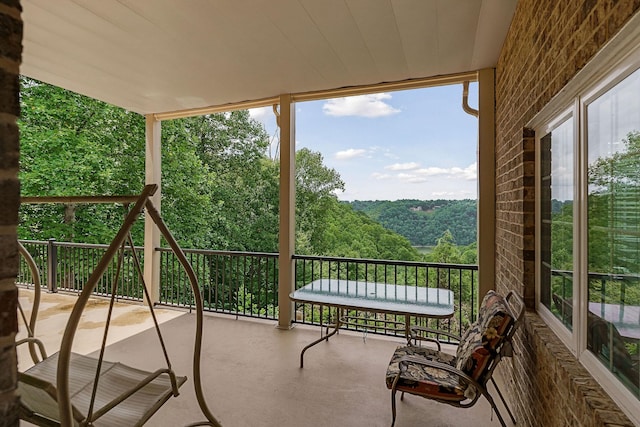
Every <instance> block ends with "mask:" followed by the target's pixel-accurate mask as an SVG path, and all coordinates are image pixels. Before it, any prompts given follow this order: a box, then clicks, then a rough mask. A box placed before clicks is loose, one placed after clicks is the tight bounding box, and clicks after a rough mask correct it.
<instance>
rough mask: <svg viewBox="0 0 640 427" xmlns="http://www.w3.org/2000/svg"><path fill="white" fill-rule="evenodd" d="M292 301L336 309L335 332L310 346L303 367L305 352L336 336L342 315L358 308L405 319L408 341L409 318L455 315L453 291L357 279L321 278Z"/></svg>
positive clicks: (302, 290)
mask: <svg viewBox="0 0 640 427" xmlns="http://www.w3.org/2000/svg"><path fill="white" fill-rule="evenodd" d="M289 297H290V298H291V300H292V301H295V302H298V303H306V304H317V305H325V306H329V307H334V308H335V309H336V311H337V313H336V323H335V329H334V330H333V331H332V332H331V333H330V334H327V335H326V336H324V337H321V338H320V339H318V340H316V341H314V342H312V343H311V344H309V345H307V346H306V347H305V348H304V349H303V350H302V352H301V354H300V367H303V360H304V359H303V356H304V352H305V351H306V350H307V349H308V348H310V347H312V346H314V345H316V344H318V343H319V342H321V341H322V340H328V339H329V337H331V336H332V335H334V334H335V333H336V332H337V331H338V328H339V327H340V324H341V323H344V322H343V317H344V316H343V315H342V314H343V312H344V311H345V310H349V309H357V310H361V311H366V312H378V313H388V314H397V315H403V316H405V322H404V326H405V336H406V337H407V338H409V333H410V317H411V316H417V317H429V318H436V319H444V318H449V317H451V316H453V313H454V296H453V292H452V291H450V290H448V289H441V288H425V287H418V286H404V285H390V284H386V283H375V282H362V281H357V280H341V279H318V280H315V281H313V282H311V283H309V284H307V285H305V286H303V287H302V288H300V289H298V290H296V291H295V292H292V293H291V294H289Z"/></svg>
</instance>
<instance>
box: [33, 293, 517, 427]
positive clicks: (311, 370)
mask: <svg viewBox="0 0 640 427" xmlns="http://www.w3.org/2000/svg"><path fill="white" fill-rule="evenodd" d="M43 297H44V298H43V299H44V300H46V301H48V302H47V303H46V304H45V303H43V305H42V306H41V311H40V312H41V313H43V311H44V313H43V314H42V315H41V321H42V323H40V325H39V327H38V331H39V332H40V334H39V335H44V336H46V338H47V341H46V345H47V350H48V351H49V353H53V352H54V351H55V350H56V349H57V347H56V344H55V343H56V342H57V343H58V345H59V342H60V337H61V334H62V330H63V329H64V325H65V324H66V318H65V316H64V314H63V312H64V310H62V308H63V306H64V307H66V310H69V309H70V307H71V306H70V304H72V303H73V300H74V299H75V297H74V296H69V295H62V294H57V295H56V296H52V294H43ZM23 298H24V299H25V300H24V301H25V302H24V303H23V305H27V304H28V300H29V295H28V292H25V291H24V290H23V289H21V301H23ZM52 299H53V300H54V301H52ZM56 301H57V302H56ZM95 301H96V302H94V303H93V304H91V305H90V306H88V308H87V311H86V315H85V319H86V325H85V326H82V325H81V327H80V328H79V330H78V335H77V338H76V340H75V343H77V346H74V351H76V352H79V353H84V354H89V353H92V352H95V351H96V350H97V349H98V348H99V344H100V340H101V337H102V329H99V328H98V326H99V325H98V323H99V322H98V320H96V319H97V317H98V315H99V314H100V311H101V310H104V307H103V303H105V300H95ZM48 304H53V305H48ZM56 304H58V305H57V306H56ZM54 307H56V308H55V310H54ZM117 310H118V313H119V314H118V316H120V317H116V318H114V321H115V319H120V320H119V321H117V322H115V323H117V325H116V326H115V327H114V325H113V323H112V328H111V329H110V336H112V339H111V340H110V345H109V346H108V348H107V351H106V355H105V358H106V359H107V360H113V361H116V360H117V361H120V362H122V363H125V364H128V365H130V366H134V367H138V368H142V369H147V370H155V369H157V368H160V367H163V366H164V360H163V356H162V352H161V350H160V346H159V343H158V339H157V335H156V334H155V331H154V330H153V329H152V324H151V323H150V321H149V318H148V315H147V314H146V313H148V311H147V310H146V309H145V307H143V306H141V305H138V304H128V303H119V304H118V308H117ZM54 311H55V312H56V314H55V315H47V314H46V313H47V312H49V313H53V312H54ZM103 313H104V312H103ZM143 313H144V314H143ZM158 317H159V318H160V319H161V321H162V322H163V323H162V325H161V329H162V332H163V336H164V338H165V341H166V343H167V346H168V351H169V355H170V358H171V362H172V365H173V367H174V369H175V371H176V373H177V374H178V375H187V376H188V377H189V379H188V381H187V383H186V384H185V385H184V386H183V387H182V388H181V395H180V396H178V397H177V398H173V399H170V400H169V402H167V403H166V404H165V405H164V406H163V407H162V408H161V409H160V410H159V411H158V412H157V413H156V414H155V415H154V416H153V417H152V418H151V419H150V420H149V421H148V423H147V424H146V425H148V426H159V427H161V426H181V425H187V424H189V423H193V422H196V421H201V420H204V417H203V415H202V414H201V412H200V410H199V408H198V404H197V401H196V398H195V392H194V389H193V373H192V357H193V338H194V334H195V316H194V315H193V314H189V313H186V312H183V311H180V310H172V309H166V308H162V309H159V310H158ZM127 322H130V324H129V323H127ZM43 323H44V324H46V326H45V325H44V324H43ZM149 328H151V329H149ZM96 331H99V332H96ZM319 333H320V332H319V328H317V327H309V326H301V325H298V326H296V327H294V328H293V329H291V330H288V331H284V330H280V329H277V328H276V327H275V322H274V321H264V320H255V319H248V318H239V319H237V320H236V319H235V317H232V316H224V315H215V314H214V315H206V316H205V324H204V335H203V353H202V379H203V380H202V382H203V388H204V394H205V396H206V398H207V402H208V405H209V408H210V409H211V411H212V413H213V414H214V415H215V416H216V417H217V418H218V420H219V421H220V422H221V423H222V424H223V425H224V426H226V427H238V426H242V427H244V426H247V427H253V426H256V427H258V426H265V427H268V426H274V427H275V426H282V427H288V426H291V427H293V426H296V427H297V426H309V427H313V426H355V427H358V426H363V427H365V426H367V427H368V426H389V425H390V424H391V400H390V391H389V390H388V389H387V388H386V386H385V383H384V375H385V371H386V368H387V365H388V362H389V358H390V357H391V354H392V353H393V351H394V349H395V348H396V346H398V345H401V344H402V343H403V340H401V339H398V338H387V337H381V336H377V335H371V334H369V335H368V336H367V338H366V341H365V340H363V336H362V334H359V333H352V332H347V331H341V332H340V334H339V335H337V336H334V337H332V338H331V339H330V340H329V342H323V343H320V344H318V345H317V346H315V347H313V348H311V349H310V350H308V351H307V353H306V354H305V367H304V368H303V369H300V368H299V356H300V350H301V349H302V348H303V347H304V346H305V345H306V344H308V343H309V342H311V341H313V340H314V339H316V338H317V337H319ZM49 336H51V338H50V337H49ZM96 338H97V339H96ZM26 359H28V355H27V354H26V352H24V351H21V354H20V367H21V369H24V368H25V367H26V366H28V362H30V359H28V362H25V360H26ZM498 371H499V368H498ZM498 380H499V378H498ZM500 407H501V406H500ZM502 412H503V413H504V416H506V417H508V415H507V414H506V411H504V410H502ZM21 425H24V426H27V425H30V424H28V423H22V424H21ZM478 425H483V426H499V425H500V423H499V421H498V419H497V417H496V416H495V415H494V414H492V413H491V410H490V406H489V404H488V403H487V401H486V400H484V398H481V399H480V400H479V402H478V403H477V404H476V405H475V406H474V407H473V408H471V409H459V408H454V407H451V406H449V405H445V404H439V403H435V402H431V401H428V400H425V399H422V398H419V397H416V396H409V395H407V396H405V399H404V401H402V402H401V401H400V400H399V399H398V419H397V421H396V426H398V427H403V426H432V427H445V426H446V427H449V426H450V427H454V426H456V427H458V426H459V427H471V426H473V427H476V426H478Z"/></svg>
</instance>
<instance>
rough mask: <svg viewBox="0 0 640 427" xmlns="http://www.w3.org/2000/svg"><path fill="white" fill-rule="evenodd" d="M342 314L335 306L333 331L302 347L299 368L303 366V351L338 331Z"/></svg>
mask: <svg viewBox="0 0 640 427" xmlns="http://www.w3.org/2000/svg"><path fill="white" fill-rule="evenodd" d="M341 315H342V313H340V309H339V308H338V307H336V324H335V328H334V329H333V331H331V333H328V334H325V336H323V337H320V338H318V339H317V340H315V341H314V342H312V343H311V344H308V345H307V346H306V347H305V348H303V349H302V352H300V368H303V367H304V352H305V351H307V350H308V349H309V348H311V347H313V346H314V345H316V344H318V343H319V342H322V341H329V337H332V336H334V335H335V334H337V333H338V329H340V316H341ZM320 328H323V326H322V325H321V326H320ZM327 330H328V328H327ZM320 331H321V332H322V329H320Z"/></svg>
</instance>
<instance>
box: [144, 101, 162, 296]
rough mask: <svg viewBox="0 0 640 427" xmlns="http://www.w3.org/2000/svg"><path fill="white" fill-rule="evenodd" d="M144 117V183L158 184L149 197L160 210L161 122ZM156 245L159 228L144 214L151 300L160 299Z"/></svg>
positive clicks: (145, 277) (145, 259) (146, 261)
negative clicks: (154, 191)
mask: <svg viewBox="0 0 640 427" xmlns="http://www.w3.org/2000/svg"><path fill="white" fill-rule="evenodd" d="M145 119H146V128H145V139H146V144H145V146H146V149H145V184H157V185H158V190H157V191H156V193H155V194H154V195H153V197H151V201H152V202H153V205H154V206H155V207H156V209H157V210H158V212H161V210H160V200H161V194H162V188H161V186H160V182H161V176H162V162H161V159H162V157H161V150H160V148H161V142H160V141H161V140H160V136H161V122H160V121H159V120H156V119H155V117H153V115H151V114H149V115H146V116H145ZM158 247H160V230H158V227H157V226H156V225H155V223H154V222H153V220H152V219H151V217H150V216H148V215H146V216H145V218H144V280H145V282H146V283H147V286H148V287H149V293H150V297H151V301H153V302H158V301H159V300H160V253H159V252H158V251H156V248H158Z"/></svg>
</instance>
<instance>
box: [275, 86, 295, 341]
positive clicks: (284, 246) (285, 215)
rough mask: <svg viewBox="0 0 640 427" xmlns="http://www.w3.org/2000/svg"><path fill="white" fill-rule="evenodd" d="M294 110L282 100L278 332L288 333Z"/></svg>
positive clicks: (291, 280) (284, 97) (288, 101)
mask: <svg viewBox="0 0 640 427" xmlns="http://www.w3.org/2000/svg"><path fill="white" fill-rule="evenodd" d="M295 141H296V137H295V106H294V104H293V103H292V102H291V95H288V94H287V95H281V96H280V234H279V243H278V244H279V249H278V252H279V258H278V268H279V273H278V309H279V315H278V328H279V329H289V328H291V324H292V321H293V311H294V310H293V303H292V302H291V300H290V299H289V294H290V293H291V292H292V291H293V288H294V283H295V273H294V261H293V254H294V251H295V243H296V238H295V236H296V165H295V159H296V142H295Z"/></svg>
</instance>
